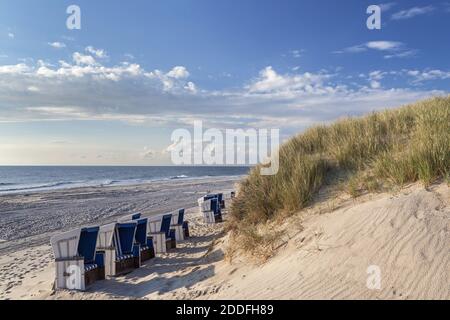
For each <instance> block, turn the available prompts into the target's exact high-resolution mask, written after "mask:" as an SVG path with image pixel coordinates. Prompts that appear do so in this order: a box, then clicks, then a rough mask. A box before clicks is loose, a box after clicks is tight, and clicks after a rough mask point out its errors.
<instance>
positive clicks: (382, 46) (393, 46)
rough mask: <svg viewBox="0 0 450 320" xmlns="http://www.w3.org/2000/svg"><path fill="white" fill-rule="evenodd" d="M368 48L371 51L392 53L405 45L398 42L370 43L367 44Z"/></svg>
mask: <svg viewBox="0 0 450 320" xmlns="http://www.w3.org/2000/svg"><path fill="white" fill-rule="evenodd" d="M366 46H367V48H369V49H375V50H381V51H391V50H398V49H400V48H401V47H402V46H403V43H401V42H398V41H370V42H367V43H366Z"/></svg>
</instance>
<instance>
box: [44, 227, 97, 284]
mask: <svg viewBox="0 0 450 320" xmlns="http://www.w3.org/2000/svg"><path fill="white" fill-rule="evenodd" d="M98 233H99V227H91V228H81V229H76V230H72V231H69V232H64V233H61V234H58V235H55V236H53V237H52V238H51V239H50V243H51V245H52V249H53V253H54V256H55V264H56V281H55V287H56V289H70V290H81V291H84V290H86V287H87V286H88V285H90V284H92V283H93V282H95V281H96V280H103V279H105V267H104V256H103V254H101V253H97V252H96V249H95V248H96V243H97V236H98Z"/></svg>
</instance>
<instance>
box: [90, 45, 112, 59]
mask: <svg viewBox="0 0 450 320" xmlns="http://www.w3.org/2000/svg"><path fill="white" fill-rule="evenodd" d="M85 50H86V52H88V53H90V54H92V55H94V56H95V57H97V58H100V59H104V58H107V57H108V55H107V54H106V51H105V50H103V49H96V48H94V47H93V46H87V47H86V48H85Z"/></svg>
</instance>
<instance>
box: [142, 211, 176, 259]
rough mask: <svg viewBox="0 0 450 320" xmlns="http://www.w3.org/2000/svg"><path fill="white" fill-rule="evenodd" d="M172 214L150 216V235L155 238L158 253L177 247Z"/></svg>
mask: <svg viewBox="0 0 450 320" xmlns="http://www.w3.org/2000/svg"><path fill="white" fill-rule="evenodd" d="M171 221H172V215H171V214H166V215H162V216H155V217H150V218H149V229H150V234H149V236H151V237H152V239H153V245H154V247H155V251H156V253H166V252H167V250H169V249H173V248H176V238H175V230H174V229H171V227H170V225H171Z"/></svg>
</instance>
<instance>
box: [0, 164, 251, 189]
mask: <svg viewBox="0 0 450 320" xmlns="http://www.w3.org/2000/svg"><path fill="white" fill-rule="evenodd" d="M249 170H250V167H239V166H228V167H215V166H196V167H187V166H142V167H135V166H0V195H1V194H11V193H26V192H38V191H48V190H55V189H65V188H78V187H102V186H117V185H135V184H145V183H149V182H154V181H167V180H186V179H204V178H209V177H229V176H242V175H246V174H247V173H248V172H249Z"/></svg>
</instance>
